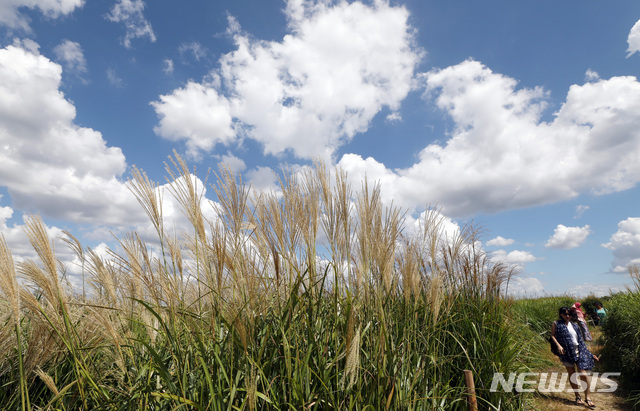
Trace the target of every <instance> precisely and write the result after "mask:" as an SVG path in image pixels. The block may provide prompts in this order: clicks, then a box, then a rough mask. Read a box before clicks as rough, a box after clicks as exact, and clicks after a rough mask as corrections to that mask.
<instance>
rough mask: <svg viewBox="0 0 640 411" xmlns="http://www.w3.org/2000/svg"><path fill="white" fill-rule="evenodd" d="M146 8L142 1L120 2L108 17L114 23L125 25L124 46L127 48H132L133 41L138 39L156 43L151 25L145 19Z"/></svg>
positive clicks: (119, 0)
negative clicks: (146, 39)
mask: <svg viewBox="0 0 640 411" xmlns="http://www.w3.org/2000/svg"><path fill="white" fill-rule="evenodd" d="M144 8H145V3H144V1H142V0H118V2H117V3H116V4H115V5H114V6H113V8H112V9H111V12H110V13H109V14H108V15H107V16H106V18H107V20H109V21H112V22H114V23H124V25H125V28H126V33H125V35H124V39H123V40H122V44H123V45H124V46H125V47H126V48H131V41H132V40H133V39H136V38H143V37H147V38H148V39H149V41H151V42H152V43H153V42H155V41H156V35H155V34H154V32H153V28H152V27H151V23H149V21H147V19H146V18H145V17H144V14H143V11H144Z"/></svg>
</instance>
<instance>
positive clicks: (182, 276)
mask: <svg viewBox="0 0 640 411" xmlns="http://www.w3.org/2000/svg"><path fill="white" fill-rule="evenodd" d="M167 170H168V174H169V185H168V187H170V188H169V190H168V193H169V194H171V195H173V196H174V197H175V198H176V200H177V203H178V204H179V205H180V207H181V208H182V211H183V213H184V214H185V216H186V217H187V219H188V221H189V222H190V223H191V228H190V229H188V230H187V231H186V232H173V231H171V230H169V229H168V227H169V226H170V225H169V224H167V223H166V222H165V221H164V219H165V214H164V213H163V204H164V202H163V195H164V194H163V193H162V192H161V189H160V186H159V185H158V184H157V183H155V182H153V181H151V180H150V179H149V178H148V177H147V176H146V175H145V174H144V172H142V171H140V170H138V169H134V171H133V174H132V180H131V182H130V187H131V191H132V193H133V194H134V195H135V196H136V197H137V199H138V201H139V203H140V204H141V206H142V207H143V208H144V210H145V211H146V213H147V215H148V217H149V219H150V224H151V226H152V227H153V228H154V231H155V233H156V236H157V240H156V241H150V242H144V241H143V240H142V239H141V237H140V235H138V234H137V233H129V234H127V235H125V236H123V237H122V238H120V239H119V240H118V247H119V249H120V251H118V252H116V250H109V252H108V253H107V255H106V256H105V255H99V254H98V253H97V252H95V251H94V250H91V249H89V248H86V247H85V248H83V247H82V246H79V245H78V242H77V240H75V239H73V238H72V237H69V238H68V241H67V243H68V244H69V245H70V246H71V248H72V250H73V251H74V252H75V253H76V255H78V261H80V262H81V264H82V271H83V276H84V273H85V272H86V275H87V279H88V281H87V285H88V286H89V288H88V290H87V292H86V293H85V292H83V293H82V294H80V293H77V292H75V291H74V290H73V289H71V288H69V287H66V286H64V282H63V281H62V280H61V279H62V278H63V276H64V275H65V271H64V267H62V266H61V265H60V264H59V263H58V262H57V260H56V258H55V253H54V250H53V247H52V245H51V242H50V239H49V238H48V237H47V234H46V230H45V229H44V225H43V224H42V222H41V221H40V220H39V219H32V220H30V222H29V223H28V224H27V232H28V234H29V237H30V238H31V240H32V244H33V246H34V249H35V250H36V252H37V254H38V256H39V260H38V261H35V260H34V261H31V260H29V261H26V262H24V263H22V264H18V265H17V267H18V272H19V274H20V275H21V276H22V277H23V278H24V283H23V284H20V283H17V282H14V283H11V284H13V287H14V288H11V287H12V286H11V284H9V282H6V281H5V282H6V283H7V284H9V286H7V287H5V286H4V285H2V287H3V293H4V294H5V295H6V296H13V295H14V294H15V295H20V296H23V298H22V300H21V301H22V302H23V305H24V308H22V309H19V310H18V311H20V310H21V311H20V312H19V314H20V315H22V317H20V316H19V315H18V316H16V315H14V318H22V319H23V322H25V323H26V324H27V325H28V326H27V327H23V328H22V329H20V330H18V329H16V330H17V331H16V336H19V334H20V333H19V332H18V331H21V332H22V334H24V335H27V336H28V338H27V343H26V345H27V347H26V349H25V352H26V353H35V351H34V350H38V349H40V348H42V347H41V346H40V345H38V344H39V343H38V341H37V340H36V337H37V336H38V335H42V333H45V334H46V335H48V336H49V338H51V340H49V341H50V342H52V343H53V346H52V347H49V349H50V350H51V351H50V352H49V353H48V354H47V355H40V356H39V357H38V356H36V355H33V356H31V357H32V358H33V360H28V361H27V362H29V361H31V362H29V364H32V365H31V366H30V367H25V368H24V369H21V371H20V373H21V375H20V377H19V378H15V379H11V378H10V376H9V374H8V371H0V380H1V381H2V382H3V384H4V385H5V386H12V384H13V385H16V387H22V388H20V392H21V393H22V394H21V396H20V397H18V396H13V397H12V396H10V395H4V396H3V394H2V392H0V397H1V398H0V399H7V400H8V401H9V404H14V405H15V404H18V403H20V404H25V405H24V407H25V408H27V407H28V402H27V401H29V399H31V400H32V401H31V404H34V405H35V404H37V406H38V407H42V408H47V407H49V408H50V409H78V408H82V409H108V410H126V409H176V408H186V409H203V410H205V409H207V410H209V409H210V410H218V409H220V410H222V409H225V410H226V409H311V408H316V409H352V410H364V409H413V410H420V409H422V410H431V409H442V410H457V409H463V408H464V407H465V406H466V405H465V404H466V394H465V390H464V382H463V374H462V370H463V369H472V370H473V371H474V375H475V378H476V384H477V392H478V396H479V401H480V403H481V404H482V406H483V408H484V409H501V410H506V409H513V410H515V409H521V408H522V405H523V402H524V400H525V398H524V397H523V396H522V395H520V394H511V393H499V392H498V393H491V392H490V391H489V389H488V387H489V386H490V382H491V378H492V377H493V373H494V372H513V371H518V370H523V369H526V367H527V362H528V361H529V358H528V356H529V352H528V351H527V348H526V347H527V338H529V337H528V334H526V332H525V329H524V328H523V327H524V326H523V325H521V324H519V323H518V322H517V321H514V319H513V318H512V311H511V305H510V303H509V301H506V300H504V299H503V298H502V294H501V290H502V289H503V285H504V283H505V281H507V280H508V278H509V277H510V275H511V271H510V269H509V267H505V266H503V265H500V264H495V263H493V262H491V261H490V260H489V259H488V258H487V256H486V255H485V253H484V251H483V250H482V249H481V248H479V247H478V245H477V244H478V241H477V240H478V238H477V236H478V232H477V229H476V228H475V227H473V226H466V227H462V229H461V230H460V231H458V232H457V233H455V234H447V231H446V230H445V225H444V220H443V217H442V216H441V214H440V213H439V212H438V210H436V209H429V210H427V212H425V213H424V215H423V217H421V218H420V220H419V221H420V224H419V230H418V231H417V233H409V232H407V231H406V230H405V221H404V217H405V212H404V210H401V209H400V208H398V207H396V206H389V207H385V206H384V205H383V203H382V198H381V192H380V186H379V185H378V184H371V183H370V182H368V181H366V180H365V181H363V182H362V185H361V187H359V188H358V189H357V190H355V189H353V188H352V187H351V186H350V185H349V184H348V178H347V175H346V173H344V172H343V171H341V170H339V169H337V170H330V169H329V167H327V166H326V165H325V164H323V163H321V162H317V163H315V164H314V165H313V167H308V168H306V169H303V170H301V171H300V170H297V171H292V170H286V169H285V170H284V171H283V174H282V175H281V177H280V183H279V189H278V191H277V192H267V193H257V192H255V191H254V190H253V189H252V188H251V187H249V186H247V185H245V184H244V183H243V181H242V178H241V176H237V175H234V174H233V173H231V171H230V170H229V169H227V168H225V167H221V168H220V169H219V170H218V172H217V173H215V177H216V179H215V181H214V183H213V185H212V186H211V187H212V189H213V193H214V194H215V195H216V202H215V203H209V202H208V201H207V200H206V199H205V198H204V192H205V190H204V187H203V186H201V184H200V183H199V180H197V178H196V177H195V175H193V174H192V173H191V171H190V169H189V167H188V165H187V163H186V162H185V161H184V160H183V159H182V158H181V157H180V156H178V155H177V154H176V155H174V158H172V159H171V160H170V162H169V164H168V166H167ZM209 206H211V207H213V210H206V209H205V210H204V211H203V209H204V207H209ZM205 211H206V212H205ZM208 211H214V212H215V216H214V217H212V218H207V217H206V216H207V215H210V213H208ZM5 248H6V247H5ZM1 251H2V250H1V249H0V252H1ZM5 254H7V255H10V254H9V253H8V250H6V251H5ZM4 266H7V267H13V266H14V264H13V262H9V261H8V260H7V262H6V263H5V262H4V260H3V267H4ZM2 275H3V278H5V277H6V278H7V281H8V279H13V280H14V281H15V273H13V272H11V271H10V269H9V268H8V269H6V270H5V271H3V273H2ZM3 281H4V280H3ZM5 288H6V290H8V291H4V290H5ZM14 289H15V290H18V291H16V292H15V293H14V294H11V293H13V292H14V291H11V290H14ZM11 301H14V300H11ZM10 306H11V304H7V305H6V307H10ZM3 307H5V306H3ZM7 309H8V308H7ZM14 314H15V309H14ZM18 345H20V344H18ZM38 347H40V348H38ZM53 347H55V349H53ZM5 356H7V357H11V358H17V357H19V355H18V356H16V355H15V354H13V355H11V354H10V353H7V352H5ZM31 357H30V358H31ZM25 358H26V357H25ZM37 358H40V360H37V361H36V359H37ZM0 370H6V369H4V368H1V369H0Z"/></svg>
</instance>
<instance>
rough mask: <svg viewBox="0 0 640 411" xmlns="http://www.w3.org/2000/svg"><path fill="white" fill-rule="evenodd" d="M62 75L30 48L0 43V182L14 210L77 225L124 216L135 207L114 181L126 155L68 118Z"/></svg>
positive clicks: (135, 212)
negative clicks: (61, 85) (25, 211)
mask: <svg viewBox="0 0 640 411" xmlns="http://www.w3.org/2000/svg"><path fill="white" fill-rule="evenodd" d="M61 73H62V68H61V67H60V66H59V65H58V64H56V63H53V62H51V61H50V60H49V59H47V58H46V57H44V56H41V55H39V54H37V53H34V52H33V51H32V50H26V49H23V48H21V47H18V46H8V47H6V48H3V49H0V147H2V150H0V181H2V185H3V186H5V187H6V188H7V189H8V191H9V194H10V195H11V198H12V200H13V205H12V206H13V207H14V208H16V209H20V210H39V211H40V212H41V213H42V214H43V215H44V216H48V217H53V218H58V219H67V220H69V221H73V222H76V223H80V222H82V223H91V222H93V223H96V222H101V223H103V224H114V225H115V226H120V225H122V224H126V223H127V222H131V221H132V218H133V217H135V216H136V215H139V214H138V209H139V206H137V205H136V201H135V199H133V198H132V196H131V194H130V193H129V191H128V190H127V189H126V187H125V185H124V184H123V183H122V182H121V180H120V178H121V176H122V174H123V173H124V172H125V170H126V166H127V164H126V161H125V157H124V155H123V154H122V151H121V150H120V148H118V147H108V146H107V144H106V141H105V140H104V139H103V138H102V135H101V134H100V133H99V132H98V131H96V130H93V129H90V128H86V127H80V126H78V125H76V124H75V123H74V118H75V115H76V111H75V107H74V106H73V104H71V103H70V102H69V101H68V100H67V99H65V97H64V94H63V93H62V92H61V91H60V90H59V87H60V80H61ZM35 113H37V115H35Z"/></svg>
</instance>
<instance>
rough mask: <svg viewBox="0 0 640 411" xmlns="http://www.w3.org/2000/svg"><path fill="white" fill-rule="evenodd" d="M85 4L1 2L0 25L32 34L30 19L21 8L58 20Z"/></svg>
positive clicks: (57, 0) (47, 0)
mask: <svg viewBox="0 0 640 411" xmlns="http://www.w3.org/2000/svg"><path fill="white" fill-rule="evenodd" d="M83 4H84V0H2V1H0V25H5V26H7V27H9V28H10V29H14V30H22V31H24V32H30V31H31V28H30V27H29V18H28V17H27V16H25V15H24V14H22V13H21V12H20V9H21V8H28V9H32V10H38V11H40V12H41V13H42V14H43V15H45V16H47V17H49V18H58V17H60V16H63V15H67V14H70V13H71V12H73V11H74V10H75V9H76V8H77V7H82V5H83Z"/></svg>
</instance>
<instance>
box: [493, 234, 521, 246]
mask: <svg viewBox="0 0 640 411" xmlns="http://www.w3.org/2000/svg"><path fill="white" fill-rule="evenodd" d="M514 242H515V241H514V240H513V239H511V238H504V237H501V236H497V237H496V238H494V239H492V240H489V241H487V245H491V246H493V245H494V246H498V247H504V246H507V245H511V244H513V243H514Z"/></svg>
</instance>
